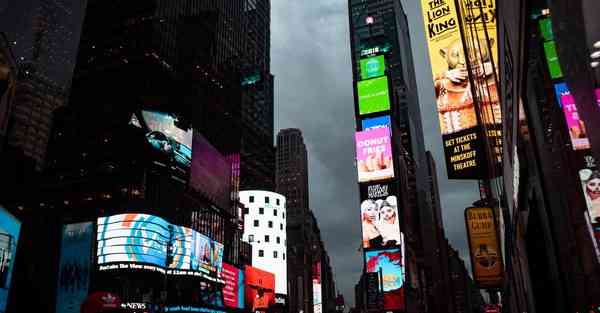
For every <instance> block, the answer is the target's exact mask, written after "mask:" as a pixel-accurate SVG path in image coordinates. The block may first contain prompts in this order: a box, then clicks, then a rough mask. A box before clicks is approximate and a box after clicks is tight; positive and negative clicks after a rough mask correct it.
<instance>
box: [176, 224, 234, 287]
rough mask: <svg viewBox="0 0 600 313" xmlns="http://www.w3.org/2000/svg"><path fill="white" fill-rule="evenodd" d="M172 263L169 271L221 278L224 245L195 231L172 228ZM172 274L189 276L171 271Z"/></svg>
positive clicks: (178, 227)
mask: <svg viewBox="0 0 600 313" xmlns="http://www.w3.org/2000/svg"><path fill="white" fill-rule="evenodd" d="M171 229H172V234H171V236H172V237H171V238H172V241H171V253H172V256H173V258H172V262H171V264H169V265H168V267H169V269H174V270H188V271H194V272H203V273H206V274H211V275H212V276H216V277H220V274H221V269H222V264H223V245H222V244H221V243H218V242H216V241H213V240H211V239H210V238H209V237H208V236H205V235H203V234H201V233H199V232H197V231H195V230H192V229H190V228H187V227H183V226H175V225H172V226H171ZM169 273H170V274H189V273H187V272H180V271H170V272H169Z"/></svg>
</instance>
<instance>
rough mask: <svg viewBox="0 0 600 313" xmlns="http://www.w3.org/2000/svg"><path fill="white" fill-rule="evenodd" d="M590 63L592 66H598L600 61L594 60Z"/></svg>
mask: <svg viewBox="0 0 600 313" xmlns="http://www.w3.org/2000/svg"><path fill="white" fill-rule="evenodd" d="M590 65H591V66H592V68H597V67H598V65H600V62H598V61H594V62H592V63H590Z"/></svg>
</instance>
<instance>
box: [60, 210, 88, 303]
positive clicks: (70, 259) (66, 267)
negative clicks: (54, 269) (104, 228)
mask: <svg viewBox="0 0 600 313" xmlns="http://www.w3.org/2000/svg"><path fill="white" fill-rule="evenodd" d="M93 239H94V224H93V223H92V222H86V223H78V224H69V225H64V226H63V229H62V240H61V244H60V262H59V268H58V286H57V288H56V312H61V313H79V311H80V309H81V304H82V303H83V302H84V301H85V299H86V298H87V295H88V291H89V285H90V272H91V271H90V264H92V243H93ZM74 273H77V275H74Z"/></svg>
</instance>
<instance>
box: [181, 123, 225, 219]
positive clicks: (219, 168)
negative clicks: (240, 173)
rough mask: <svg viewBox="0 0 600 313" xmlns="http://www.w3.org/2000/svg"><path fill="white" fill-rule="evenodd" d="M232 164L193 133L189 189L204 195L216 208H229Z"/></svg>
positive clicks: (206, 141)
mask: <svg viewBox="0 0 600 313" xmlns="http://www.w3.org/2000/svg"><path fill="white" fill-rule="evenodd" d="M231 170H232V164H231V162H230V161H228V160H227V159H226V158H225V157H224V156H223V155H222V154H221V153H220V152H219V151H218V150H217V149H215V148H214V147H213V146H212V145H211V144H210V143H209V142H208V140H206V138H204V136H202V134H200V133H198V132H195V133H194V136H193V147H192V167H191V172H190V181H189V182H190V187H192V188H193V189H194V190H196V191H198V192H200V193H202V194H204V195H205V196H206V197H208V198H209V199H210V200H212V201H213V202H214V203H215V204H216V205H217V206H219V207H221V208H222V209H226V210H228V209H229V208H230V207H231V205H232V204H231V185H232V175H231Z"/></svg>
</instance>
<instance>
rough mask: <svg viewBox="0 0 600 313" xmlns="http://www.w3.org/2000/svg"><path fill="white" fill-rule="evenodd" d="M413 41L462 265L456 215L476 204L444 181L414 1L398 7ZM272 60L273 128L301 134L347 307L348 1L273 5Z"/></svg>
mask: <svg viewBox="0 0 600 313" xmlns="http://www.w3.org/2000/svg"><path fill="white" fill-rule="evenodd" d="M402 2H403V4H405V6H404V8H405V11H406V14H407V16H408V22H409V23H408V24H409V25H410V26H411V27H412V28H411V29H410V33H411V37H412V38H411V39H412V49H413V55H414V56H415V60H414V63H415V67H416V68H415V71H416V76H417V80H418V82H417V83H418V86H419V102H420V105H421V114H422V115H423V117H424V119H423V128H424V132H425V134H424V135H425V143H426V149H428V150H431V151H432V153H433V155H434V157H435V159H436V161H437V165H438V176H439V180H440V190H441V200H442V210H443V216H444V225H445V227H446V236H447V237H448V238H449V239H450V241H451V243H452V245H453V246H454V247H455V248H457V249H459V251H460V254H461V256H462V257H463V259H465V260H466V261H467V263H468V250H467V242H466V233H465V227H464V220H463V210H464V208H465V207H466V206H468V205H469V204H470V203H472V202H473V201H474V200H476V198H477V197H478V193H477V188H476V184H475V183H473V182H456V181H452V182H450V181H448V179H447V176H446V172H445V164H444V159H443V151H442V143H441V135H440V133H439V126H438V124H437V119H436V113H435V112H434V109H435V106H434V96H433V88H432V81H431V69H430V65H429V59H428V56H427V50H426V43H425V40H424V35H423V20H422V18H421V15H420V12H421V8H420V6H419V1H407V0H403V1H402ZM271 6H272V14H271V16H272V24H271V32H272V33H271V41H272V48H271V57H272V65H271V67H272V72H273V74H274V75H275V126H276V131H278V130H279V129H281V128H289V127H295V128H300V129H301V130H302V132H303V134H304V141H305V142H306V145H307V148H308V155H309V168H310V169H309V180H310V205H311V208H312V210H313V211H314V212H315V214H316V216H317V219H318V222H319V226H320V228H321V234H322V236H323V239H324V241H325V246H326V248H327V250H328V253H329V256H330V258H331V260H332V264H333V269H334V272H335V276H336V282H337V288H338V290H339V291H340V292H342V293H343V294H344V297H345V298H346V302H347V304H349V305H353V303H354V284H356V282H357V281H358V279H359V277H360V272H361V267H362V261H361V253H360V252H359V251H358V248H359V246H360V242H361V235H360V216H359V198H358V186H357V183H356V173H355V168H354V163H353V162H354V157H355V156H354V154H355V152H354V139H353V135H354V133H353V132H354V125H355V124H354V109H353V96H352V68H351V59H350V42H349V30H348V0H319V1H289V0H272V1H271Z"/></svg>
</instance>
